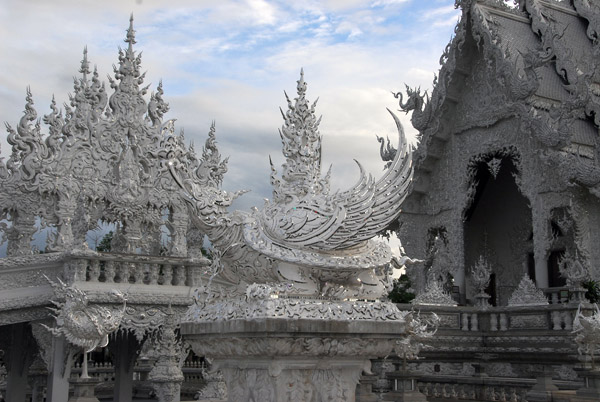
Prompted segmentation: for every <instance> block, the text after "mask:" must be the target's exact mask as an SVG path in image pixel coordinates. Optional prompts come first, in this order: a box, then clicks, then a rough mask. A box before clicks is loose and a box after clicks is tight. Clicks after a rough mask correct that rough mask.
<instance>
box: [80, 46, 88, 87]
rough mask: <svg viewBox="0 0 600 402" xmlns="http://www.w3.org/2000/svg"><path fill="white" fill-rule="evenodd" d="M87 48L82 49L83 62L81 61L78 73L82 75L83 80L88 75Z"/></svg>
mask: <svg viewBox="0 0 600 402" xmlns="http://www.w3.org/2000/svg"><path fill="white" fill-rule="evenodd" d="M87 53H88V52H87V46H85V47H84V48H83V60H81V68H80V69H79V72H80V73H81V74H83V79H84V80H85V79H87V75H88V74H89V73H90V63H89V62H88V57H87Z"/></svg>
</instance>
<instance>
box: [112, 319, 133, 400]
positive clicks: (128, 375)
mask: <svg viewBox="0 0 600 402" xmlns="http://www.w3.org/2000/svg"><path fill="white" fill-rule="evenodd" d="M110 338H111V339H110V342H109V350H110V354H111V356H112V360H113V364H114V367H115V387H114V401H115V402H128V401H131V400H132V398H133V368H134V365H135V360H136V358H137V356H138V354H139V352H140V348H141V342H140V341H139V340H138V339H137V338H136V337H135V335H134V334H133V333H131V332H129V331H124V330H119V331H117V332H114V333H112V334H111V335H110Z"/></svg>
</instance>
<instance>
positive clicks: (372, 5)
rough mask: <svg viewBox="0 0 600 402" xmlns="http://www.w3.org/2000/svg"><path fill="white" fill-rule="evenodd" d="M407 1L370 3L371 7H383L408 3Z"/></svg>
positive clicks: (390, 0)
mask: <svg viewBox="0 0 600 402" xmlns="http://www.w3.org/2000/svg"><path fill="white" fill-rule="evenodd" d="M409 1H410V0H375V1H372V2H371V7H381V6H383V7H385V6H391V5H397V4H402V3H408V2H409Z"/></svg>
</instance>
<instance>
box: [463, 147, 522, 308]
mask: <svg viewBox="0 0 600 402" xmlns="http://www.w3.org/2000/svg"><path fill="white" fill-rule="evenodd" d="M517 166H518V156H517V154H516V153H515V152H507V151H502V152H497V153H490V154H485V155H479V156H477V157H475V158H473V159H472V161H471V163H470V164H469V169H470V177H471V180H472V182H471V191H473V194H471V195H472V198H471V199H472V202H471V203H470V205H468V207H467V208H466V209H465V211H464V215H463V217H464V253H465V274H466V276H467V278H468V277H469V276H470V269H471V267H472V266H473V265H475V263H476V262H477V260H478V259H479V257H480V256H484V257H485V259H486V260H487V261H488V263H489V264H490V265H491V267H492V272H493V278H494V281H493V287H494V289H488V294H490V295H491V296H492V298H491V299H490V303H491V304H493V305H506V303H507V300H508V297H510V295H511V294H512V291H513V289H514V288H515V287H516V286H517V285H518V283H519V281H520V280H521V278H522V276H523V274H524V273H526V272H527V270H528V263H529V261H528V259H529V258H528V255H529V251H530V250H531V244H530V243H531V240H530V239H529V237H530V233H531V228H532V223H531V207H530V205H529V202H528V200H527V198H525V197H524V196H523V194H522V193H521V192H520V190H519V187H518V185H517V183H516V180H515V179H516V178H517V177H518V174H519V171H518V168H517ZM468 282H469V281H468V280H467V283H468ZM472 296H473V290H472V289H470V291H469V285H467V297H468V298H469V297H472Z"/></svg>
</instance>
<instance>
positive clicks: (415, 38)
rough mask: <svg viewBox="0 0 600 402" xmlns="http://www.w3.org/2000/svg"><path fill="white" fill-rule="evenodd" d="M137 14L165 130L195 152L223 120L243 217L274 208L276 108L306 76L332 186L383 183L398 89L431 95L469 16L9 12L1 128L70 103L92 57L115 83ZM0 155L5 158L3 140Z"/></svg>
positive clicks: (416, 1) (231, 4) (241, 5)
mask: <svg viewBox="0 0 600 402" xmlns="http://www.w3.org/2000/svg"><path fill="white" fill-rule="evenodd" d="M132 12H133V15H134V19H135V21H134V25H135V30H136V40H137V44H136V46H135V49H136V50H138V51H143V56H142V70H146V71H147V75H146V83H152V86H151V88H155V87H156V85H157V84H158V82H159V80H160V79H162V82H163V87H164V91H165V95H164V98H165V99H166V100H167V101H168V102H169V103H170V106H171V110H170V112H169V113H168V115H167V116H166V118H176V119H177V123H176V124H177V127H178V128H184V129H185V133H186V138H187V139H188V140H190V141H193V142H194V143H195V144H196V149H197V150H198V149H201V145H202V144H203V143H204V140H205V138H206V134H207V132H208V130H209V127H210V124H211V121H213V120H215V121H216V126H217V140H218V142H219V147H220V150H221V153H222V154H223V155H229V156H230V163H229V172H228V173H227V175H226V178H225V183H224V188H225V189H227V190H231V191H234V190H239V189H251V190H252V191H251V193H248V194H246V195H244V196H243V197H242V199H241V200H240V201H238V204H237V208H240V209H244V210H247V209H248V208H249V207H250V206H252V205H256V206H261V205H262V199H263V198H265V197H270V196H271V193H270V192H271V187H270V184H269V171H270V170H269V155H272V156H273V160H274V163H275V165H276V166H280V165H281V163H282V162H283V157H282V156H281V143H280V140H279V135H278V128H279V127H280V126H281V124H282V119H281V115H280V112H279V107H280V106H281V107H285V106H286V103H285V98H284V95H283V91H284V90H285V91H287V92H288V94H290V96H292V95H293V94H295V85H296V80H297V79H298V77H299V72H300V68H304V72H305V79H306V81H307V82H308V94H307V97H308V99H309V100H311V101H313V100H314V99H316V98H317V97H318V98H319V103H318V107H317V112H318V113H319V114H321V115H322V116H323V119H322V122H321V126H320V131H321V134H323V137H324V140H323V166H328V165H329V164H331V163H333V171H332V186H333V187H334V188H335V187H341V188H347V187H349V186H350V185H351V184H353V183H354V182H355V180H356V179H357V178H358V169H357V167H356V166H355V164H354V162H353V159H357V160H359V161H360V162H361V163H362V164H363V165H364V166H365V168H366V169H367V171H369V172H371V173H372V174H373V175H375V176H379V175H380V174H381V171H382V169H383V162H381V160H380V159H379V153H378V146H379V144H378V143H377V141H376V138H375V135H376V134H378V135H389V136H390V138H394V139H395V138H396V130H395V126H394V122H393V120H392V118H391V117H390V116H389V114H388V113H387V111H386V107H388V108H390V109H392V110H397V109H398V107H397V100H396V99H394V97H393V96H392V95H391V91H399V90H403V89H404V83H407V84H409V85H410V86H421V88H423V89H426V88H430V87H431V83H432V80H433V76H434V73H436V72H437V71H438V69H439V62H438V61H439V57H440V55H441V53H442V51H443V50H444V47H445V46H446V44H447V43H448V42H449V40H450V38H451V35H452V33H453V29H454V25H455V24H456V22H457V20H458V17H459V11H457V10H455V9H454V0H323V1H312V0H304V1H298V2H289V1H267V0H239V1H234V0H200V1H198V0H195V1H192V0H170V1H159V0H120V1H116V0H110V1H102V2H99V1H92V0H78V1H75V0H53V1H47V0H26V1H23V0H0V38H2V40H1V41H0V120H1V121H6V122H9V123H11V124H12V125H13V126H15V125H16V124H17V123H18V121H19V118H20V117H21V115H22V111H23V107H24V103H25V100H24V99H25V89H26V87H27V86H28V85H29V86H31V91H32V93H33V96H34V101H35V106H36V108H37V111H38V114H39V115H40V116H41V115H43V114H46V113H48V112H49V106H48V105H49V104H50V100H51V97H52V95H53V94H54V95H55V96H56V100H57V103H58V104H62V103H64V102H66V101H67V100H68V93H69V92H71V91H72V84H73V76H75V75H78V73H77V70H78V69H79V65H80V60H81V58H82V50H83V48H84V46H87V49H88V58H89V60H90V62H91V63H92V65H94V64H95V65H97V67H98V70H99V72H100V76H101V77H106V75H107V74H109V73H112V65H113V64H117V62H118V59H117V49H118V47H119V46H121V47H126V44H124V42H123V39H124V37H125V30H126V29H127V27H128V24H129V15H130V13H132ZM104 80H105V81H107V80H106V79H104ZM400 114H401V119H402V121H403V122H404V125H405V128H406V130H407V132H408V133H409V134H414V129H413V128H412V126H410V122H409V117H410V115H409V116H406V115H404V113H400ZM0 147H1V154H0V157H5V158H7V157H8V155H9V152H10V148H9V147H8V145H7V143H6V134H4V135H1V136H0Z"/></svg>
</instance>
